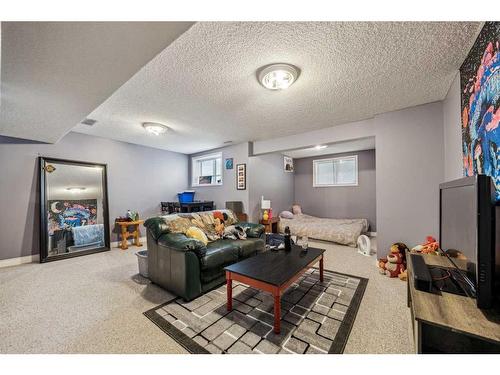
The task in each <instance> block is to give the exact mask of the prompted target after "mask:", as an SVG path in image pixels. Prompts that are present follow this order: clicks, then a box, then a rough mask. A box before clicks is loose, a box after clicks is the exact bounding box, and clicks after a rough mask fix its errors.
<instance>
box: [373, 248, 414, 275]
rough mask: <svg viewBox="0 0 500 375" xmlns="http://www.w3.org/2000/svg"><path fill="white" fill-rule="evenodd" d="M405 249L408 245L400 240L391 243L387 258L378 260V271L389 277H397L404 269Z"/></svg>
mask: <svg viewBox="0 0 500 375" xmlns="http://www.w3.org/2000/svg"><path fill="white" fill-rule="evenodd" d="M406 250H408V247H407V246H406V245H405V244H404V243H402V242H397V243H395V244H393V245H392V246H391V249H390V252H389V254H388V255H387V258H382V259H379V260H378V266H379V268H380V273H381V274H384V275H387V276H389V277H398V276H399V275H400V274H401V273H403V272H404V271H405V270H406V256H405V251H406Z"/></svg>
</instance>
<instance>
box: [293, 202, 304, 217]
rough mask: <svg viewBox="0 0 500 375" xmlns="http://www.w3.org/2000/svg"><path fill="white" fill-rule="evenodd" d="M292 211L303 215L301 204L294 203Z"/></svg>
mask: <svg viewBox="0 0 500 375" xmlns="http://www.w3.org/2000/svg"><path fill="white" fill-rule="evenodd" d="M292 212H293V214H294V215H302V207H300V204H294V205H293V206H292Z"/></svg>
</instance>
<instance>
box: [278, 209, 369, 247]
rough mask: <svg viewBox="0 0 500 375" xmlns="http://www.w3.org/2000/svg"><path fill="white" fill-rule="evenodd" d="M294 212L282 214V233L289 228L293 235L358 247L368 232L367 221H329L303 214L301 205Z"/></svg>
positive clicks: (279, 225)
mask: <svg viewBox="0 0 500 375" xmlns="http://www.w3.org/2000/svg"><path fill="white" fill-rule="evenodd" d="M292 210H293V212H290V211H283V212H281V213H280V221H279V224H278V230H279V232H280V233H283V232H284V230H285V227H289V228H290V232H291V233H292V235H296V236H307V237H309V238H314V239H317V240H324V241H332V242H336V243H339V244H341V245H348V246H352V247H356V243H357V241H358V237H359V236H360V235H361V234H362V233H364V232H367V231H368V220H367V219H329V218H321V217H315V216H310V215H306V214H303V213H302V210H301V208H300V206H299V205H294V206H293V208H292Z"/></svg>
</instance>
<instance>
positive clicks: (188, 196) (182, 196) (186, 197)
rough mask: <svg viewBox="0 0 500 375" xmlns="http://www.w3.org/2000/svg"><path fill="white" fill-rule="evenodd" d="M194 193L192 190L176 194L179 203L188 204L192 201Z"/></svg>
mask: <svg viewBox="0 0 500 375" xmlns="http://www.w3.org/2000/svg"><path fill="white" fill-rule="evenodd" d="M194 193H195V192H194V191H193V190H185V191H183V192H182V193H177V196H178V197H179V203H190V202H192V201H193V200H194Z"/></svg>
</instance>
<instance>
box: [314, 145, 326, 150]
mask: <svg viewBox="0 0 500 375" xmlns="http://www.w3.org/2000/svg"><path fill="white" fill-rule="evenodd" d="M327 147H328V146H325V145H317V146H314V148H315V149H316V150H323V149H324V148H327Z"/></svg>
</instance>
